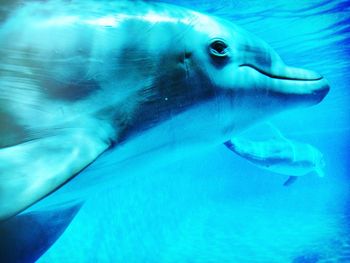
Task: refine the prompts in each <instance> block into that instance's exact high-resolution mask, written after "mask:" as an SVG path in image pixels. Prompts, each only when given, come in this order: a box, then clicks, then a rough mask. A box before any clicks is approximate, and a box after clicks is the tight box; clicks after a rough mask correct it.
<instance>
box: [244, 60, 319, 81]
mask: <svg viewBox="0 0 350 263" xmlns="http://www.w3.org/2000/svg"><path fill="white" fill-rule="evenodd" d="M239 67H250V68H252V69H254V70H256V71H258V72H259V73H261V74H263V75H265V76H267V77H269V78H272V79H281V80H296V81H298V80H299V81H318V80H321V79H323V77H322V76H318V77H314V78H312V77H311V78H302V77H289V76H281V75H277V74H273V73H271V72H268V71H265V70H263V69H261V68H258V67H256V66H254V65H252V64H242V65H240V66H239Z"/></svg>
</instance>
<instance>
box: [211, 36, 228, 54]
mask: <svg viewBox="0 0 350 263" xmlns="http://www.w3.org/2000/svg"><path fill="white" fill-rule="evenodd" d="M228 51H229V48H228V45H227V44H226V43H225V42H224V41H223V40H214V41H213V42H211V43H210V45H209V53H210V55H211V56H213V57H220V58H225V57H227V56H228V53H229V52H228Z"/></svg>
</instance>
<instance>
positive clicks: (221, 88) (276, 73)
mask: <svg viewBox="0 0 350 263" xmlns="http://www.w3.org/2000/svg"><path fill="white" fill-rule="evenodd" d="M194 24H195V25H194V29H195V31H196V34H193V35H194V37H192V38H189V39H190V41H189V42H188V43H187V46H186V50H187V52H188V54H190V55H191V56H190V55H188V57H191V61H190V62H189V63H190V64H191V67H189V68H190V72H191V73H190V74H189V75H191V76H193V77H194V78H196V79H198V78H203V76H206V77H207V78H206V79H205V78H204V81H203V83H201V85H202V87H207V88H208V87H209V88H208V89H210V88H212V89H213V90H214V92H213V93H215V95H216V101H215V103H216V105H217V107H219V108H220V112H221V113H220V114H221V117H220V118H221V121H223V122H225V123H224V124H223V126H222V127H223V129H222V132H223V133H231V135H232V132H233V131H235V132H237V131H240V130H242V129H243V128H246V127H248V126H249V125H251V124H252V123H254V122H255V121H257V120H262V119H263V118H265V117H268V116H270V115H272V114H275V113H279V112H281V111H284V110H287V109H291V108H295V107H299V106H308V105H315V104H317V103H319V102H321V101H322V100H323V98H324V97H325V96H326V95H327V93H328V91H329V85H328V82H327V81H326V79H325V78H324V77H322V76H321V75H320V74H318V73H316V72H313V71H309V70H305V69H300V68H294V67H289V66H287V65H286V64H285V63H284V62H283V61H282V59H281V58H280V57H279V55H278V54H277V53H276V52H275V51H274V50H273V49H272V48H271V47H270V46H269V45H268V44H266V43H265V42H264V41H262V40H260V39H259V38H257V37H255V36H253V35H252V34H250V33H249V32H246V31H245V30H243V29H241V28H240V27H238V26H236V25H235V24H233V23H231V22H229V21H226V20H223V19H219V18H214V17H210V16H204V15H200V14H197V19H196V23H194Z"/></svg>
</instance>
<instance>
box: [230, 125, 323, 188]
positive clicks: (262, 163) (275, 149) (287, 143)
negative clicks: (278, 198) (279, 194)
mask: <svg viewBox="0 0 350 263" xmlns="http://www.w3.org/2000/svg"><path fill="white" fill-rule="evenodd" d="M273 128H274V130H275V131H277V134H278V137H275V138H273V139H268V140H263V141H256V140H250V139H246V138H243V137H237V138H233V139H231V140H230V141H227V142H225V145H226V146H227V147H228V148H229V149H230V150H231V151H233V152H234V153H236V154H238V155H239V156H240V157H242V158H244V159H246V160H248V161H250V162H251V163H253V164H255V165H256V166H258V167H261V168H264V169H267V170H269V171H271V172H274V173H278V174H283V175H288V176H290V177H289V178H288V180H287V181H286V182H285V183H284V185H285V186H288V185H290V184H291V183H293V182H295V180H296V179H297V177H299V176H303V175H306V174H309V173H312V172H315V173H316V174H317V175H318V176H320V177H323V176H324V172H323V168H324V166H325V162H324V159H323V155H322V153H321V152H320V151H319V150H318V149H317V148H315V147H314V146H312V145H310V144H306V143H301V142H297V141H293V140H289V139H287V138H285V137H284V136H282V134H281V133H280V132H279V131H278V130H277V129H276V128H275V127H273Z"/></svg>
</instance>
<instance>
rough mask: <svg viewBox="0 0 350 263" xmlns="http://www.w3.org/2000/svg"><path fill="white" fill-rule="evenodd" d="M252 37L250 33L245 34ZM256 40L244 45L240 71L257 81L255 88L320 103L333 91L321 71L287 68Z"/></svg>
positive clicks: (280, 96)
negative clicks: (319, 72)
mask: <svg viewBox="0 0 350 263" xmlns="http://www.w3.org/2000/svg"><path fill="white" fill-rule="evenodd" d="M245 34H249V33H245ZM249 36H250V38H245V39H254V40H251V41H249V42H247V41H245V40H244V41H243V42H242V43H240V45H239V46H240V49H241V51H242V52H241V54H242V56H241V57H239V58H238V61H239V63H238V66H239V71H240V72H241V73H242V74H243V75H245V74H249V76H253V77H254V78H255V81H254V82H255V83H254V84H255V86H256V87H261V88H262V89H263V91H264V92H268V93H269V94H270V95H275V96H278V99H281V98H282V99H283V100H284V101H288V100H290V101H291V102H294V101H295V102H305V103H306V104H311V105H313V104H317V103H319V102H321V101H322V100H323V99H324V98H325V96H326V95H327V94H328V92H329V89H330V88H329V84H328V82H327V80H326V79H325V78H324V77H323V76H321V75H320V74H318V73H317V72H314V71H311V70H306V69H301V68H294V67H289V66H287V65H286V64H285V63H284V62H283V60H282V59H281V58H280V56H279V55H278V54H277V53H276V52H275V51H274V50H273V49H272V48H271V47H270V46H269V45H267V44H266V43H265V42H264V41H262V40H260V39H257V38H255V37H254V36H251V35H249Z"/></svg>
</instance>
